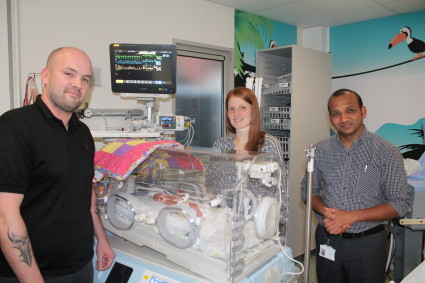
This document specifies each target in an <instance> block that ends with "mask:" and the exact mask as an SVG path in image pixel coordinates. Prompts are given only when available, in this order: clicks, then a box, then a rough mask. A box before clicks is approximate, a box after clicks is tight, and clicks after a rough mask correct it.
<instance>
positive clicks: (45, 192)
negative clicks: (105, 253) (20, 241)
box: [0, 97, 94, 276]
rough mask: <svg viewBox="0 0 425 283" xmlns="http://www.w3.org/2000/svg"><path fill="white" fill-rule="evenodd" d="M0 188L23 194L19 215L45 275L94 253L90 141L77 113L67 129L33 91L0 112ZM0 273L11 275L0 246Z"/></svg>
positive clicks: (68, 269)
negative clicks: (25, 102)
mask: <svg viewBox="0 0 425 283" xmlns="http://www.w3.org/2000/svg"><path fill="white" fill-rule="evenodd" d="M0 133H1V137H0V191H1V192H10V193H17V194H23V195H24V199H23V202H22V205H21V215H22V218H23V219H24V221H25V224H26V226H27V230H28V235H29V238H30V240H31V244H32V247H33V252H34V256H35V259H36V261H37V263H38V265H39V268H40V270H41V272H42V274H43V275H49V276H54V275H64V274H69V273H73V272H75V271H78V270H80V269H81V268H82V267H84V266H85V265H86V264H87V263H88V262H89V261H90V260H91V259H92V256H93V240H94V239H93V236H94V231H93V220H92V217H91V213H90V204H91V181H92V177H93V168H94V167H93V159H94V142H93V138H92V136H91V134H90V131H89V128H88V127H87V126H86V125H85V124H83V123H82V122H81V121H79V120H78V118H77V117H76V115H75V114H73V115H72V118H71V119H70V121H69V127H68V131H67V130H66V128H65V127H64V125H63V123H62V121H61V120H59V119H57V118H55V117H54V116H53V114H52V112H50V110H49V109H48V108H47V106H46V105H45V104H44V102H43V101H42V100H41V98H40V97H37V100H36V102H35V103H34V104H32V105H30V106H27V107H22V108H18V109H13V110H10V111H8V112H6V113H4V114H3V115H2V116H1V117H0ZM0 275H2V276H8V275H13V272H12V270H11V268H10V267H9V265H8V263H7V262H6V260H5V258H4V256H3V254H2V252H1V250H0Z"/></svg>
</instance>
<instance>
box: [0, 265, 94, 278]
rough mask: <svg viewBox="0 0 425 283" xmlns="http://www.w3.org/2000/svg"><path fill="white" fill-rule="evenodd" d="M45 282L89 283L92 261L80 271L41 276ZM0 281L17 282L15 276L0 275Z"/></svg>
mask: <svg viewBox="0 0 425 283" xmlns="http://www.w3.org/2000/svg"><path fill="white" fill-rule="evenodd" d="M43 279H44V282H45V283H90V282H93V263H92V262H91V261H90V262H89V263H88V264H87V265H86V266H84V267H83V269H81V270H80V271H77V272H75V273H72V274H68V275H61V276H43ZM0 282H1V283H19V280H18V279H17V278H16V277H1V276H0Z"/></svg>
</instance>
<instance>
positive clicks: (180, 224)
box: [97, 148, 288, 282]
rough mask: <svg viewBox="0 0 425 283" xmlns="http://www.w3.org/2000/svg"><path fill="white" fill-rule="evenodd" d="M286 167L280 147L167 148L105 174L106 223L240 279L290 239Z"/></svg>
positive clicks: (211, 274)
mask: <svg viewBox="0 0 425 283" xmlns="http://www.w3.org/2000/svg"><path fill="white" fill-rule="evenodd" d="M286 174H287V170H286V167H285V165H284V164H282V163H281V162H280V161H279V160H278V158H277V156H276V155H275V154H273V153H253V152H234V153H222V152H221V151H217V152H216V151H213V150H212V149H201V150H190V151H188V150H179V149H169V148H167V149H165V148H160V149H156V150H155V151H154V152H152V153H151V154H150V155H149V157H148V158H146V159H145V160H144V161H143V163H141V164H140V165H138V166H137V167H136V168H135V169H134V170H133V171H132V173H131V174H130V175H129V176H128V177H127V178H126V179H125V180H123V181H118V180H115V179H112V178H108V177H105V178H103V179H102V181H101V182H100V183H98V184H97V188H98V194H99V198H98V200H99V201H100V202H99V208H100V212H101V217H102V221H103V224H104V227H105V228H106V229H107V230H109V231H110V232H112V233H113V234H116V235H118V236H120V237H122V238H123V239H124V240H128V241H130V242H132V243H134V244H136V245H139V246H146V247H148V248H151V249H153V250H155V251H158V252H160V253H161V254H164V255H165V256H166V257H167V259H168V260H170V261H172V262H175V263H176V264H179V265H181V266H182V267H184V268H187V269H189V270H191V271H193V272H195V273H197V274H199V275H201V276H203V277H205V278H208V279H210V280H213V281H215V282H217V281H220V282H237V281H238V280H239V279H240V278H243V277H244V276H247V275H249V274H250V273H252V272H254V271H256V270H257V269H258V268H259V267H261V266H262V265H263V264H264V263H265V262H267V261H268V260H270V258H272V257H273V256H274V255H276V254H277V253H279V252H280V251H281V246H280V244H282V245H283V246H285V242H286V222H287V215H288V194H287V187H286V186H287V176H286ZM278 231H279V234H278ZM278 235H279V236H278ZM279 241H280V244H279Z"/></svg>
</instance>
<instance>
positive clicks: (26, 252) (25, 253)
mask: <svg viewBox="0 0 425 283" xmlns="http://www.w3.org/2000/svg"><path fill="white" fill-rule="evenodd" d="M7 235H8V237H9V240H10V241H11V242H12V244H13V248H15V249H17V250H19V251H20V252H21V255H20V256H19V257H20V258H21V261H22V262H23V263H25V264H27V265H28V266H29V267H31V265H32V253H31V246H30V240H29V237H28V234H24V235H15V234H13V233H12V232H10V230H9V229H8V230H7Z"/></svg>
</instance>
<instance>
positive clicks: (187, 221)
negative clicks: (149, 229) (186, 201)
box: [157, 204, 198, 249]
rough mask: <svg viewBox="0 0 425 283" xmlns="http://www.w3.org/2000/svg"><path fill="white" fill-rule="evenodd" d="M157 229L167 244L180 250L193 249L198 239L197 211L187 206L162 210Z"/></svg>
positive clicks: (173, 206)
mask: <svg viewBox="0 0 425 283" xmlns="http://www.w3.org/2000/svg"><path fill="white" fill-rule="evenodd" d="M157 227H158V230H159V234H160V235H161V236H162V238H163V239H164V240H165V241H166V242H167V243H169V244H171V245H173V246H175V247H177V248H180V249H186V248H189V247H191V246H192V245H193V244H194V243H195V241H196V239H197V237H198V228H197V226H196V214H195V211H194V210H193V209H192V208H191V207H189V206H185V205H180V204H175V205H170V206H167V207H164V208H163V209H161V211H160V212H159V214H158V218H157Z"/></svg>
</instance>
